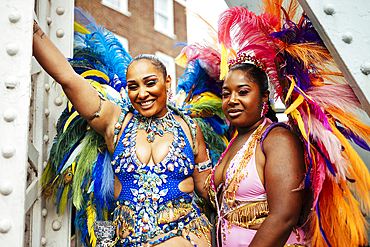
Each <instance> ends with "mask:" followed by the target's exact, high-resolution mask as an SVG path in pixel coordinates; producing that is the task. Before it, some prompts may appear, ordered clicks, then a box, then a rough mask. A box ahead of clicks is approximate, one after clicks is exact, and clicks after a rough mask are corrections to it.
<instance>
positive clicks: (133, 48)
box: [75, 0, 187, 77]
mask: <svg viewBox="0 0 370 247" xmlns="http://www.w3.org/2000/svg"><path fill="white" fill-rule="evenodd" d="M75 6H76V7H80V8H82V9H83V10H86V11H88V12H89V13H90V14H91V15H92V16H93V17H94V18H95V20H96V21H97V23H98V25H104V26H105V27H106V28H107V29H109V30H113V31H114V32H115V33H117V34H119V35H121V36H123V37H125V38H126V39H127V40H128V43H129V51H130V54H131V56H132V57H135V56H137V55H139V54H142V53H151V54H155V52H156V51H160V52H162V53H165V54H167V55H169V56H171V57H174V58H175V57H176V56H177V55H178V54H179V53H180V51H181V49H182V47H176V48H175V47H174V46H175V44H176V43H185V42H187V33H186V13H185V7H184V6H182V5H181V4H179V3H178V2H176V1H174V2H173V7H174V33H175V35H176V39H172V38H170V37H168V36H166V35H164V34H162V33H160V32H157V31H155V30H154V1H153V0H128V11H129V12H130V13H131V16H130V17H128V16H126V15H124V14H122V13H121V12H118V11H116V10H114V9H111V8H109V7H107V6H105V5H103V4H102V3H101V0H75ZM183 73H184V69H183V68H182V67H180V66H178V65H176V75H177V77H179V76H181V75H182V74H183Z"/></svg>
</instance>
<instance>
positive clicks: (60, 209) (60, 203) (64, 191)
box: [58, 184, 71, 216]
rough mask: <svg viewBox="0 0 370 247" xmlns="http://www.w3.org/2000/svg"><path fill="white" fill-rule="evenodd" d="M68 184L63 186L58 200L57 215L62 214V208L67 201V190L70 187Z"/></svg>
mask: <svg viewBox="0 0 370 247" xmlns="http://www.w3.org/2000/svg"><path fill="white" fill-rule="evenodd" d="M70 186H71V185H70V184H68V185H65V187H64V190H63V194H62V197H61V198H60V202H59V213H58V216H60V215H62V214H64V209H65V207H66V204H67V201H68V191H69V189H70Z"/></svg>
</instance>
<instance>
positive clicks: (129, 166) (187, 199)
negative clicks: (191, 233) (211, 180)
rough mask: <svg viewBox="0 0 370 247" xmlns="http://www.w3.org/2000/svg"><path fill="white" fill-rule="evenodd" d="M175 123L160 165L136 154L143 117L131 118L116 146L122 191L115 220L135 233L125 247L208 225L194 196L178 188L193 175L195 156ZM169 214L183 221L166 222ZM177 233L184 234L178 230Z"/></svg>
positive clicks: (116, 163)
mask: <svg viewBox="0 0 370 247" xmlns="http://www.w3.org/2000/svg"><path fill="white" fill-rule="evenodd" d="M174 123H175V126H173V127H174V132H173V133H174V138H173V141H172V143H171V145H170V146H169V151H168V153H167V155H166V157H165V158H164V159H163V160H162V161H161V162H159V163H157V164H153V165H150V166H149V165H146V164H144V163H142V162H141V161H140V160H139V159H138V157H137V155H136V144H137V143H136V137H137V131H138V128H139V125H140V124H142V122H141V121H140V115H134V116H133V117H132V118H131V120H130V121H129V123H128V124H127V126H126V128H125V129H124V131H123V133H122V136H121V138H120V140H119V142H118V144H117V147H116V150H115V152H114V154H113V161H112V165H113V169H114V172H115V174H116V176H117V178H118V179H119V181H120V183H121V184H122V190H121V192H120V195H119V197H118V198H117V200H116V201H117V205H118V206H117V207H116V209H115V211H114V219H115V221H116V222H117V224H125V225H126V228H129V229H131V231H132V233H131V235H130V236H129V237H128V238H126V239H124V240H122V241H121V245H123V246H141V243H146V242H148V241H149V243H150V244H157V243H159V242H161V241H165V240H166V239H162V240H161V241H157V242H155V243H151V242H150V240H151V239H152V238H154V237H155V236H158V235H161V234H163V233H168V232H169V231H171V230H181V229H188V228H189V227H190V225H191V224H190V222H192V223H194V221H200V222H198V223H202V224H201V225H204V224H205V225H208V223H207V222H206V219H204V217H202V216H201V214H200V210H199V209H198V208H197V207H196V206H194V205H193V204H192V193H190V194H188V193H184V192H182V191H181V190H180V189H179V187H178V186H179V184H180V183H181V182H182V181H183V180H184V179H186V178H188V177H189V176H191V175H192V173H193V172H194V156H193V150H192V148H191V144H190V143H189V141H188V139H187V137H186V135H185V133H184V131H183V130H182V128H181V127H180V124H179V123H178V122H177V121H176V120H175V119H174ZM170 211H172V212H170ZM189 211H190V213H188V212H189ZM183 212H187V213H188V214H187V215H184V214H182V213H183ZM166 213H168V214H169V213H171V214H174V215H176V214H178V215H179V216H180V218H179V219H178V220H176V221H174V222H168V220H167V221H166V220H165V219H163V215H164V214H166ZM192 225H194V224H192ZM118 226H119V227H120V225H118ZM189 230H197V229H189ZM177 234H178V235H180V234H181V233H180V232H179V231H178V232H177ZM168 238H169V237H167V239H168ZM118 244H119V243H118Z"/></svg>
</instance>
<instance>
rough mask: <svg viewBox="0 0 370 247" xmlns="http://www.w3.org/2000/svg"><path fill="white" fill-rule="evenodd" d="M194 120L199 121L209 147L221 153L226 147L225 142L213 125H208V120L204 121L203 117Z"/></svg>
mask: <svg viewBox="0 0 370 247" xmlns="http://www.w3.org/2000/svg"><path fill="white" fill-rule="evenodd" d="M194 120H195V121H196V122H197V123H198V125H199V127H200V129H201V131H202V134H203V137H204V141H205V142H206V143H207V145H208V147H209V149H210V150H214V151H216V152H217V153H218V154H221V153H222V152H223V151H224V150H225V148H226V144H225V142H224V141H223V140H222V139H221V137H220V136H219V135H217V134H216V133H215V132H214V131H213V130H212V128H211V127H209V126H208V124H207V123H206V122H204V120H203V119H201V118H194ZM216 161H217V160H216Z"/></svg>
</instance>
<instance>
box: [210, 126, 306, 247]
mask: <svg viewBox="0 0 370 247" xmlns="http://www.w3.org/2000/svg"><path fill="white" fill-rule="evenodd" d="M265 123H266V121H264V122H263V123H262V125H264V124H265ZM251 138H252V135H251V136H250V137H249V139H248V140H247V142H246V143H245V144H244V145H243V146H242V147H241V149H240V150H239V151H238V152H237V154H236V155H235V156H234V157H233V159H232V160H231V162H230V164H229V167H228V169H227V174H226V181H225V185H223V186H222V189H223V188H226V187H227V185H228V183H229V182H230V181H231V179H232V178H233V176H234V174H235V172H236V170H237V168H238V166H239V164H240V162H241V161H242V159H243V156H244V153H245V151H246V149H247V148H248V145H249V142H250V141H251ZM229 147H230V145H229ZM256 147H257V143H256V145H255V146H254V147H253V155H252V157H251V159H250V160H249V163H248V164H247V166H246V169H245V170H244V171H242V172H243V173H244V174H246V173H247V175H246V177H245V178H244V179H243V180H241V181H240V184H239V188H238V190H237V191H236V193H235V201H236V202H238V203H236V204H234V205H233V206H231V207H229V206H228V205H227V204H225V203H224V201H223V202H222V203H221V208H218V213H219V216H220V217H219V220H218V224H217V233H221V236H220V238H217V241H219V239H221V244H220V243H219V246H228V247H233V246H249V244H250V243H251V242H252V240H253V238H254V236H255V234H256V233H257V231H256V230H251V229H246V228H242V227H238V226H235V225H232V224H230V225H228V222H227V220H226V219H224V218H223V216H225V215H227V214H228V213H229V212H231V211H233V210H234V209H235V208H237V207H240V206H243V205H246V204H248V203H249V202H257V201H265V200H266V199H267V196H266V190H265V188H264V186H263V184H262V182H261V179H260V178H259V176H258V172H257V167H256V162H255V151H256ZM224 154H225V153H224ZM224 154H223V155H224ZM222 157H223V156H222ZM214 170H215V169H214ZM214 170H213V171H212V173H213V172H214ZM211 179H212V180H213V176H211ZM211 182H212V184H213V181H211ZM213 185H214V184H213ZM237 205H239V206H237ZM298 232H299V241H298V239H297V237H296V234H295V233H294V232H292V233H291V234H290V237H289V239H288V241H287V244H294V243H303V237H304V233H303V231H302V230H301V229H298Z"/></svg>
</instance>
